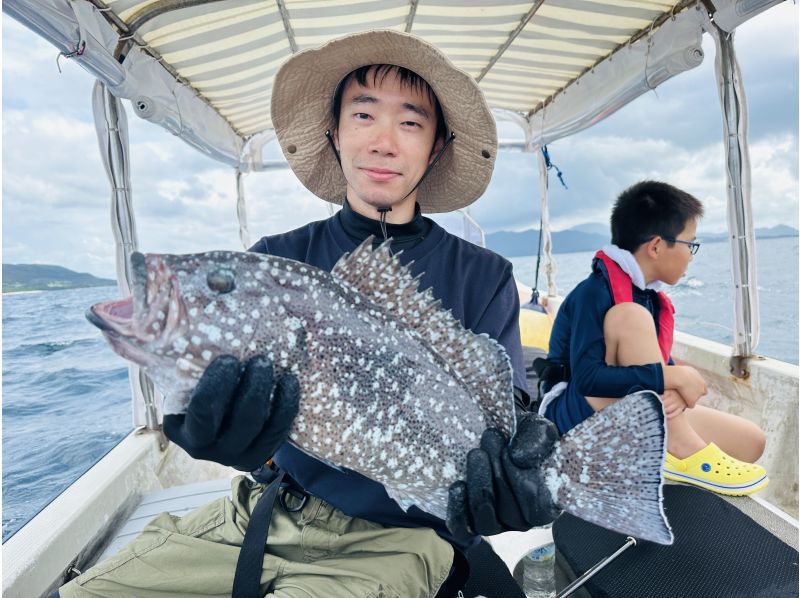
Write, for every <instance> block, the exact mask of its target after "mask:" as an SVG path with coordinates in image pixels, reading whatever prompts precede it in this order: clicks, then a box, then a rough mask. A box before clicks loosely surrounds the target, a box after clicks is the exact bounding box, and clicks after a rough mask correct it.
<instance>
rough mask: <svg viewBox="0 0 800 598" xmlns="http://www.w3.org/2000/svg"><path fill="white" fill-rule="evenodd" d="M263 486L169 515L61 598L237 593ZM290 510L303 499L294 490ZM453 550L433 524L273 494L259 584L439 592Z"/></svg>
mask: <svg viewBox="0 0 800 598" xmlns="http://www.w3.org/2000/svg"><path fill="white" fill-rule="evenodd" d="M264 487H265V486H264V485H262V484H258V483H256V482H253V481H251V480H249V479H248V478H246V477H244V476H239V477H237V478H234V480H233V481H232V483H231V489H232V498H230V499H229V498H221V499H217V500H215V501H213V502H210V503H208V504H206V505H204V506H202V507H199V508H198V509H195V510H194V511H192V512H190V513H188V514H187V515H185V516H183V517H175V516H173V515H170V514H169V513H162V514H160V515H158V516H157V517H156V518H155V519H153V520H152V521H151V522H150V523H149V524H148V525H147V526H146V527H145V528H144V530H143V531H142V533H141V534H140V535H139V536H138V537H137V538H136V539H135V540H132V541H131V542H130V543H129V544H128V545H126V546H125V547H124V548H123V549H122V550H121V551H120V552H119V553H118V554H117V555H115V556H113V557H111V558H109V559H107V560H105V561H103V562H102V563H99V564H98V565H96V566H94V567H92V568H91V569H89V570H88V571H86V572H85V573H84V574H83V575H80V576H79V577H77V578H75V579H74V580H72V581H71V582H69V583H68V584H66V585H65V586H63V587H62V588H61V589H60V590H59V593H60V595H61V596H62V598H72V597H73V596H80V597H85V596H102V597H103V598H117V597H122V596H125V597H136V598H155V597H165V596H169V597H170V598H174V597H176V596H187V597H188V596H230V594H231V588H232V587H233V575H234V572H235V570H236V559H237V558H238V557H239V547H240V546H241V543H242V539H243V538H244V532H245V529H246V528H247V522H248V521H249V520H250V513H251V512H252V510H253V508H255V504H256V501H257V500H258V498H259V497H260V496H261V493H262V492H263V490H264ZM286 503H287V505H288V506H289V508H294V507H296V506H298V505H299V500H297V499H295V498H294V497H293V496H291V495H289V494H287V495H286ZM452 561H453V548H452V546H450V544H448V543H447V542H445V541H444V540H442V539H441V538H439V536H437V535H436V533H435V532H434V531H433V530H430V529H426V528H397V527H391V528H390V527H383V526H381V525H378V524H376V523H372V522H369V521H365V520H363V519H357V518H354V517H349V516H347V515H345V514H344V513H342V512H341V511H339V510H338V509H335V508H333V507H332V506H330V505H328V504H327V503H325V502H323V501H321V500H320V499H318V498H316V497H313V496H311V497H309V500H308V501H307V502H306V504H305V506H304V507H303V508H302V509H301V510H300V511H298V512H294V513H290V512H287V511H286V510H284V508H283V507H282V506H281V504H280V501H276V502H275V508H274V510H273V515H272V522H271V523H270V528H269V538H268V540H267V546H266V553H265V555H264V568H263V571H262V573H261V590H262V592H263V594H264V595H266V596H275V597H277V596H281V597H292V598H295V597H296V598H301V597H302V598H308V597H313V598H317V597H321V596H325V597H331V598H335V597H338V596H369V597H374V598H378V597H380V598H390V597H391V598H394V597H398V598H399V597H402V598H409V597H416V596H434V595H435V594H436V592H437V590H438V589H439V587H440V586H441V585H442V583H443V582H444V580H445V579H446V578H447V575H448V573H449V572H450V566H451V564H452Z"/></svg>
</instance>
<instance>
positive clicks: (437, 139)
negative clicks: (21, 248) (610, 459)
mask: <svg viewBox="0 0 800 598" xmlns="http://www.w3.org/2000/svg"><path fill="white" fill-rule="evenodd" d="M272 121H273V124H274V126H275V130H276V133H277V136H278V140H279V142H280V144H281V148H282V149H283V151H284V154H285V155H286V158H287V161H288V162H289V165H290V166H291V168H292V170H293V171H294V172H295V174H296V175H297V176H298V178H299V179H300V181H301V182H302V183H303V184H304V185H305V186H306V187H307V188H308V189H310V190H311V191H312V192H313V193H315V194H316V195H318V196H319V197H321V198H323V199H325V200H327V201H331V202H334V203H337V204H342V206H343V207H342V210H341V211H340V212H338V213H337V214H336V215H335V216H333V217H331V218H329V219H327V220H324V221H320V222H313V223H310V224H308V225H306V226H304V227H301V228H299V229H297V230H294V231H291V232H289V233H285V234H282V235H275V236H272V237H265V238H263V239H261V240H260V241H259V242H258V243H256V245H255V246H254V247H253V248H252V250H253V251H259V252H264V253H270V254H273V255H279V256H283V257H289V258H292V259H296V260H300V261H303V262H306V263H308V264H311V265H313V266H316V267H319V268H322V269H325V270H330V269H331V268H332V267H333V266H334V264H335V263H336V261H337V260H338V259H339V258H340V257H341V256H342V255H343V254H345V253H347V252H350V251H352V250H353V249H355V248H356V247H357V246H358V245H359V244H360V243H361V242H362V241H363V240H364V239H366V238H367V237H369V236H370V235H373V236H375V237H376V239H377V240H376V242H380V241H381V240H383V239H386V238H391V239H392V250H393V251H395V252H397V251H399V250H402V254H401V255H400V259H401V261H402V262H403V263H405V264H408V263H410V262H412V261H413V266H412V268H411V271H412V273H413V274H414V275H418V274H421V275H422V278H421V282H420V288H421V289H425V288H428V287H430V288H431V289H432V292H433V294H434V295H435V296H436V297H437V298H438V299H440V300H441V302H442V306H443V307H444V308H445V309H450V310H451V311H452V313H453V315H454V317H456V318H457V319H459V320H460V321H461V322H462V324H464V326H465V327H466V328H469V329H472V330H473V331H474V332H477V333H486V334H488V335H490V336H491V337H493V338H495V339H496V340H498V341H499V342H500V343H501V344H502V345H503V346H504V347H505V348H506V350H507V352H508V354H509V356H510V358H511V363H512V365H513V369H514V384H515V386H516V387H517V390H516V391H515V394H516V395H517V398H518V400H519V401H520V402H521V403H525V402H526V400H527V395H526V394H525V378H524V367H523V364H522V355H521V347H520V340H519V329H518V324H517V316H518V308H519V304H518V298H517V292H516V287H515V284H514V280H513V278H512V273H511V265H510V264H509V263H508V261H506V260H504V259H503V258H501V257H499V256H497V255H495V254H492V253H491V252H489V251H487V250H484V249H482V248H479V247H477V246H474V245H472V244H470V243H468V242H466V241H463V240H461V239H458V238H457V237H454V236H452V235H450V234H448V233H447V232H446V231H444V230H443V229H442V228H441V227H439V226H438V225H436V224H435V223H434V222H433V221H431V220H429V219H427V218H424V217H423V216H422V214H421V210H425V211H429V212H441V211H451V210H454V209H457V208H460V207H463V206H465V205H468V204H469V203H471V202H472V201H474V200H475V199H477V198H478V197H479V196H480V194H481V193H482V192H483V191H484V189H485V188H486V186H487V185H488V183H489V180H490V178H491V173H492V169H493V165H494V157H495V151H496V132H495V126H494V121H493V118H492V116H491V113H490V112H489V109H488V107H487V105H486V102H485V100H484V99H483V97H482V95H481V93H480V91H479V89H478V87H477V84H476V83H475V82H474V81H473V80H472V78H471V77H469V75H467V74H466V73H463V72H462V71H459V70H458V69H456V68H455V67H454V66H453V65H452V64H451V63H450V62H449V61H448V60H447V59H446V58H445V57H444V56H443V55H442V54H441V53H440V52H439V51H438V50H436V49H435V48H434V47H433V46H430V45H429V44H427V43H425V42H423V41H422V40H420V39H418V38H415V37H413V36H410V35H405V34H400V33H395V32H391V31H373V32H369V33H362V34H357V35H353V36H348V37H345V38H341V39H338V40H334V41H332V42H330V43H329V44H327V45H325V46H323V47H322V48H319V49H314V50H309V51H305V52H301V53H299V54H297V55H295V56H293V57H292V58H291V59H290V60H289V61H287V63H286V64H285V65H284V66H283V67H281V69H280V71H279V72H278V74H277V75H276V77H275V84H274V88H273V95H272ZM278 374H279V373H278V372H274V371H273V368H272V365H271V364H270V363H269V362H268V361H267V360H266V359H265V358H261V357H259V358H255V359H253V360H251V361H250V362H249V363H248V364H246V365H244V366H242V364H240V363H239V362H238V361H237V360H235V359H234V358H231V357H222V358H220V359H218V360H217V361H215V362H214V363H212V364H211V366H210V367H209V368H208V370H207V372H206V374H205V375H204V376H203V378H202V379H201V380H200V382H199V383H198V387H197V389H196V390H195V392H194V393H193V395H192V398H191V401H190V404H189V410H188V412H187V413H186V415H185V416H184V415H172V416H167V417H165V421H164V430H165V432H166V434H167V436H169V437H170V438H171V439H172V440H173V441H175V442H176V443H177V444H179V445H180V446H182V447H183V448H184V449H186V450H187V452H189V454H191V455H192V456H194V457H196V458H202V459H211V460H214V461H218V462H221V463H225V464H228V465H232V466H235V467H237V468H239V469H242V470H245V471H249V470H255V469H257V468H259V467H260V466H261V465H262V464H263V463H264V462H265V461H266V460H267V459H269V458H270V457H272V463H271V464H270V466H267V467H261V468H260V469H258V470H257V471H255V472H254V477H255V478H256V479H257V480H261V481H263V482H264V483H258V482H256V483H254V482H252V481H250V480H249V479H247V478H244V477H240V478H237V479H235V480H234V482H233V496H232V499H224V500H221V501H216V502H214V503H211V504H210V505H207V506H205V507H202V508H200V509H198V510H197V511H195V512H194V513H191V514H189V515H187V516H185V517H183V518H174V517H170V516H168V515H162V516H159V518H157V519H156V520H155V521H154V522H152V523H151V524H150V525H149V526H148V528H146V529H145V531H144V532H143V534H142V536H140V538H138V539H137V540H135V541H134V542H133V543H132V544H131V545H129V546H128V547H126V548H125V549H124V550H123V551H122V552H121V553H120V554H119V555H117V556H116V557H113V558H112V559H110V560H109V561H106V562H105V563H101V564H100V565H98V566H97V567H95V568H94V569H92V570H90V571H88V572H87V573H85V574H84V575H82V576H80V577H79V578H77V579H76V580H75V581H74V582H72V583H71V584H68V586H65V587H64V588H62V590H61V595H62V596H82V595H103V596H116V595H136V596H165V595H168V594H170V593H179V594H181V595H184V596H188V595H198V594H202V595H204V596H208V595H220V596H223V595H230V594H231V588H233V593H234V595H237V591H238V589H239V588H241V587H243V585H242V584H245V583H246V582H243V581H241V580H242V579H244V578H246V577H247V575H248V573H247V572H249V573H250V577H251V579H252V575H253V571H255V576H256V578H257V579H256V580H255V582H252V581H251V583H254V584H255V586H256V589H255V590H253V591H252V593H251V594H241V595H255V594H260V595H263V594H264V592H266V591H270V592H272V594H269V595H276V596H309V595H310V596H352V595H356V596H379V595H380V596H434V595H437V594H438V595H452V594H454V593H455V591H456V590H457V589H458V588H459V584H460V583H463V573H462V571H461V570H460V567H459V564H460V562H461V561H462V560H463V558H460V557H459V554H460V550H461V549H464V548H466V547H467V546H468V545H469V544H470V543H472V542H473V541H474V540H475V539H476V534H478V533H483V534H493V533H498V532H500V531H503V530H506V529H528V528H530V527H532V526H534V525H541V524H544V523H547V522H549V521H551V520H552V518H553V516H554V515H555V513H554V507H553V505H552V504H550V503H549V502H548V500H547V499H546V498H543V497H539V495H538V494H537V492H536V490H535V488H534V489H533V490H531V489H530V488H528V489H527V490H525V491H521V490H517V491H515V489H517V488H519V487H520V485H521V484H519V483H517V482H518V481H519V480H520V479H522V478H525V479H528V480H529V479H530V476H525V475H524V474H525V471H524V470H525V469H527V468H533V467H535V466H536V465H537V464H538V462H539V461H540V460H541V458H542V457H543V456H544V455H545V454H547V453H548V452H549V450H550V449H551V448H552V444H553V442H554V439H555V437H556V434H555V432H554V428H553V427H552V426H550V427H548V426H549V424H547V423H546V422H545V421H544V420H543V419H537V418H536V417H535V416H531V417H529V418H522V419H521V420H520V423H519V424H518V433H517V434H516V435H515V438H514V440H513V441H512V443H511V444H510V445H509V444H508V441H507V439H505V438H503V437H502V435H501V434H500V433H499V432H498V431H497V430H489V431H487V432H486V433H485V434H484V438H483V439H482V447H483V448H482V449H476V450H474V451H472V452H471V453H470V455H469V459H468V474H467V480H466V481H464V482H457V483H456V484H454V485H453V487H452V488H451V500H450V504H449V506H448V524H449V527H450V529H448V527H447V526H446V525H445V522H443V521H441V520H440V519H438V518H436V517H433V516H432V515H430V514H428V513H425V512H423V511H421V510H420V509H418V508H416V507H413V506H412V507H411V508H410V509H409V510H408V511H407V512H406V511H403V509H401V508H400V507H399V505H397V503H395V502H394V501H393V500H392V499H390V498H389V496H388V495H387V493H386V490H385V489H384V487H383V486H382V485H380V484H378V483H377V482H374V481H372V480H370V479H367V478H366V477H364V476H361V475H359V474H357V473H355V472H352V471H342V470H339V469H336V468H333V467H329V466H328V465H325V464H323V463H321V462H319V461H317V460H315V459H313V458H311V457H309V456H308V455H306V454H305V453H303V452H302V451H300V450H298V449H297V448H296V447H294V446H292V445H290V444H288V443H286V444H284V440H285V439H286V437H287V434H288V431H289V428H290V427H291V423H292V420H293V418H294V416H295V415H296V413H297V410H298V402H299V387H298V385H297V381H296V380H294V379H293V378H292V377H291V376H290V375H288V374H285V375H282V376H280V377H279V378H278V380H277V381H275V376H277V375H278ZM268 397H271V400H268V399H267V398H268ZM381 399H382V397H376V400H381ZM509 400H513V397H509ZM521 447H524V451H523V450H522V448H521ZM521 454H524V457H521V456H520V455H521ZM465 457H466V456H465ZM518 478H519V479H518ZM276 479H277V480H288V484H285V487H284V488H282V489H281V490H280V491H278V490H277V486H276V485H275V483H272V484H270V483H271V482H274V480H276ZM277 483H280V482H277ZM276 492H277V493H278V496H280V500H278V501H276V500H275V498H274V495H275V493H276ZM544 494H545V495H546V493H544ZM262 496H264V499H263V500H259V499H261V497H262ZM540 503H541V504H540ZM266 522H271V523H270V525H269V529H268V530H267V528H266ZM257 529H260V531H254V530H257ZM267 532H269V534H267ZM265 536H266V537H267V539H266V543H265V541H264V539H263V538H264V537H265ZM254 538H255V539H254ZM240 546H241V547H242V549H241V551H240V548H239V547H240ZM247 546H255V549H254V552H255V554H256V557H257V558H255V560H251V559H250V557H249V556H248V557H245V554H252V553H250V552H249V549H248V548H246V547H247ZM240 552H241V555H242V556H241V558H240ZM262 559H263V564H262V562H261V560H262ZM237 560H238V564H237ZM243 563H244V564H243ZM176 569H179V570H180V573H177V572H176V571H175V570H176ZM98 571H99V572H98ZM145 571H146V572H147V573H149V579H148V576H147V575H144V573H145ZM242 571H244V573H242ZM250 587H251V588H252V585H251V586H250Z"/></svg>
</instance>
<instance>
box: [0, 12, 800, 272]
mask: <svg viewBox="0 0 800 598" xmlns="http://www.w3.org/2000/svg"><path fill="white" fill-rule="evenodd" d="M2 31H3V40H2V42H3V46H2V59H3V63H2V68H3V84H2V95H3V101H2V125H3V130H2V139H3V151H2V193H3V196H2V216H3V226H2V232H3V245H2V260H3V263H43V264H58V265H61V266H65V267H67V268H70V269H72V270H76V271H79V272H90V273H92V274H95V275H97V276H104V277H109V278H113V277H114V268H115V266H114V241H113V237H112V233H111V226H110V191H109V183H108V180H107V177H106V174H105V170H104V168H103V166H102V162H101V160H100V155H99V151H98V148H97V140H96V135H95V132H94V124H93V119H92V113H91V89H92V84H93V82H94V80H93V78H92V77H91V76H90V75H89V74H88V73H87V72H85V71H84V70H83V69H82V68H81V67H79V66H78V65H77V64H75V63H74V62H71V61H69V60H63V59H62V60H61V70H62V71H63V72H62V73H59V72H58V69H57V67H56V55H57V51H56V49H55V48H54V46H52V45H50V44H49V43H48V42H45V41H44V40H42V39H40V38H38V37H37V36H36V35H35V34H33V33H32V32H30V31H29V30H27V29H26V28H25V27H23V26H22V25H20V24H19V23H18V22H16V21H14V20H13V19H11V18H10V17H8V16H7V15H5V14H3V16H2ZM735 41H736V48H737V53H738V58H739V62H740V65H741V68H742V72H743V80H744V84H745V88H746V92H747V102H748V106H749V111H750V121H749V140H750V157H751V162H752V180H753V185H752V187H753V192H752V200H753V217H754V222H755V225H756V226H757V227H770V226H775V225H778V224H788V225H790V226H794V227H797V226H798V7H797V6H796V5H795V4H793V3H791V2H784V3H782V4H781V5H779V6H776V7H774V8H772V9H770V10H768V11H767V12H765V13H762V14H761V15H758V16H756V17H755V18H754V19H752V20H751V21H749V22H747V23H745V24H744V25H742V26H741V27H740V28H739V29H738V30H737V33H736V38H735ZM703 49H704V51H705V55H706V57H705V60H704V61H703V64H702V65H701V66H700V67H698V68H696V69H694V70H692V71H689V72H687V73H683V74H682V75H680V76H678V77H676V78H674V79H671V80H669V81H667V82H666V83H664V84H663V85H661V86H660V87H658V89H657V90H655V91H653V92H650V93H648V94H646V95H644V96H642V97H640V98H638V99H637V100H635V101H634V102H632V103H631V104H629V105H628V106H626V107H624V108H623V109H622V110H620V111H618V112H617V113H615V114H613V115H611V116H610V117H609V118H607V119H606V120H605V121H603V122H601V123H599V124H597V125H595V126H594V127H592V128H591V129H590V130H587V131H584V132H581V133H578V134H576V135H573V136H572V137H568V138H565V139H561V140H559V141H556V142H554V143H553V144H551V145H550V146H549V151H550V155H551V158H552V161H553V162H554V163H555V164H556V165H557V166H558V167H559V168H560V169H561V170H562V171H563V173H564V177H565V179H566V182H567V185H568V189H566V190H565V189H562V188H561V187H560V186H559V185H558V183H557V181H555V180H551V183H550V215H551V226H552V228H553V229H554V230H563V229H566V228H570V227H572V226H576V225H579V224H584V223H607V222H608V215H609V209H610V205H611V203H612V202H613V200H614V197H615V196H616V195H617V194H618V193H619V192H620V191H622V190H623V189H625V188H626V187H628V186H629V185H631V184H632V183H634V182H636V181H638V180H641V179H644V178H651V179H657V180H664V181H667V182H670V183H672V184H674V185H677V186H678V187H681V188H683V189H685V190H686V191H689V192H690V193H693V194H694V195H696V196H697V197H698V198H699V199H700V200H701V201H702V202H703V203H704V205H705V208H706V217H705V218H704V220H703V222H702V223H701V225H700V227H699V229H698V237H699V238H700V239H702V235H703V233H704V232H708V233H711V232H722V231H724V230H725V228H726V216H725V204H726V194H725V187H726V181H725V172H724V153H723V146H722V117H721V113H720V107H719V100H718V97H717V92H716V87H715V81H714V45H713V41H712V40H711V39H710V37H709V36H707V35H706V36H704V43H703ZM126 108H127V109H128V124H129V128H130V139H131V172H132V181H133V204H134V211H135V216H136V222H137V230H138V240H139V247H140V249H141V250H142V251H145V252H171V253H188V252H194V251H207V250H211V249H235V250H241V249H242V246H241V243H240V241H239V236H238V223H237V220H236V190H235V181H234V173H233V170H232V169H231V168H230V167H228V166H225V165H222V164H220V163H217V162H214V161H213V160H211V159H210V158H208V157H206V156H204V155H203V154H201V153H200V152H197V151H196V150H194V149H192V148H191V147H189V146H188V145H186V144H185V143H184V142H182V141H180V140H179V139H178V138H177V137H175V136H173V135H171V134H170V133H167V132H166V131H164V130H163V129H160V128H159V127H156V126H154V125H152V124H150V123H148V122H146V121H143V120H141V119H139V118H138V117H137V116H135V115H133V113H132V112H131V110H130V109H129V106H128V105H127V102H126ZM499 136H500V138H501V139H511V138H514V137H519V136H520V133H519V132H518V130H517V129H516V127H515V126H514V125H511V124H509V123H502V124H501V125H500V127H499ZM274 151H276V150H274V149H273V152H274ZM278 151H279V150H278ZM537 179H538V167H537V162H536V156H535V155H534V154H525V153H522V152H514V151H502V152H500V153H499V154H498V158H497V163H496V167H495V172H494V176H493V178H492V182H491V184H490V186H489V188H488V190H487V192H486V193H485V194H484V196H483V197H481V198H480V199H479V200H478V201H477V202H475V203H474V204H473V205H472V206H471V213H472V215H473V217H474V218H475V219H476V220H477V221H478V222H479V223H480V225H481V226H482V227H483V229H484V231H485V232H487V233H491V232H495V231H499V230H517V231H518V230H524V229H528V228H532V227H538V223H539V190H538V189H539V185H538V181H537ZM245 193H246V197H247V202H248V221H249V229H250V237H251V240H252V241H255V240H257V239H258V238H259V237H260V236H262V235H267V234H275V233H279V232H283V231H287V230H291V229H293V228H296V227H298V226H301V225H303V224H304V223H306V222H308V221H311V220H317V219H321V218H325V217H327V216H328V214H329V212H328V207H327V205H328V204H326V203H325V202H323V201H322V200H320V199H318V198H316V197H315V196H313V195H312V194H311V193H310V192H308V191H306V190H305V189H304V188H303V187H302V185H301V184H300V183H299V182H298V181H297V179H295V177H294V176H293V175H292V174H291V171H289V170H288V169H287V170H283V171H270V172H266V173H254V174H249V175H247V176H246V178H245Z"/></svg>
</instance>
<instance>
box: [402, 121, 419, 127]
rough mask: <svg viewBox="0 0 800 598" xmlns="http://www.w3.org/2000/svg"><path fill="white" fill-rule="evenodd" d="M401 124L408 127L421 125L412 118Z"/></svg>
mask: <svg viewBox="0 0 800 598" xmlns="http://www.w3.org/2000/svg"><path fill="white" fill-rule="evenodd" d="M403 124H404V125H406V126H408V127H421V126H422V125H421V124H419V123H418V122H415V121H413V120H407V121H405V122H404V123H403Z"/></svg>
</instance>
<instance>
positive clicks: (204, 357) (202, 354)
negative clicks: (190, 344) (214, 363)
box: [200, 349, 211, 361]
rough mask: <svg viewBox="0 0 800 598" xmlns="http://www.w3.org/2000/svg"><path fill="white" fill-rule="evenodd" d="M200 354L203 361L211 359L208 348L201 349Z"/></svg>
mask: <svg viewBox="0 0 800 598" xmlns="http://www.w3.org/2000/svg"><path fill="white" fill-rule="evenodd" d="M200 356H201V357H202V358H203V360H204V361H211V351H209V350H208V349H206V350H205V351H203V352H202V353H201V355H200Z"/></svg>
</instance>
